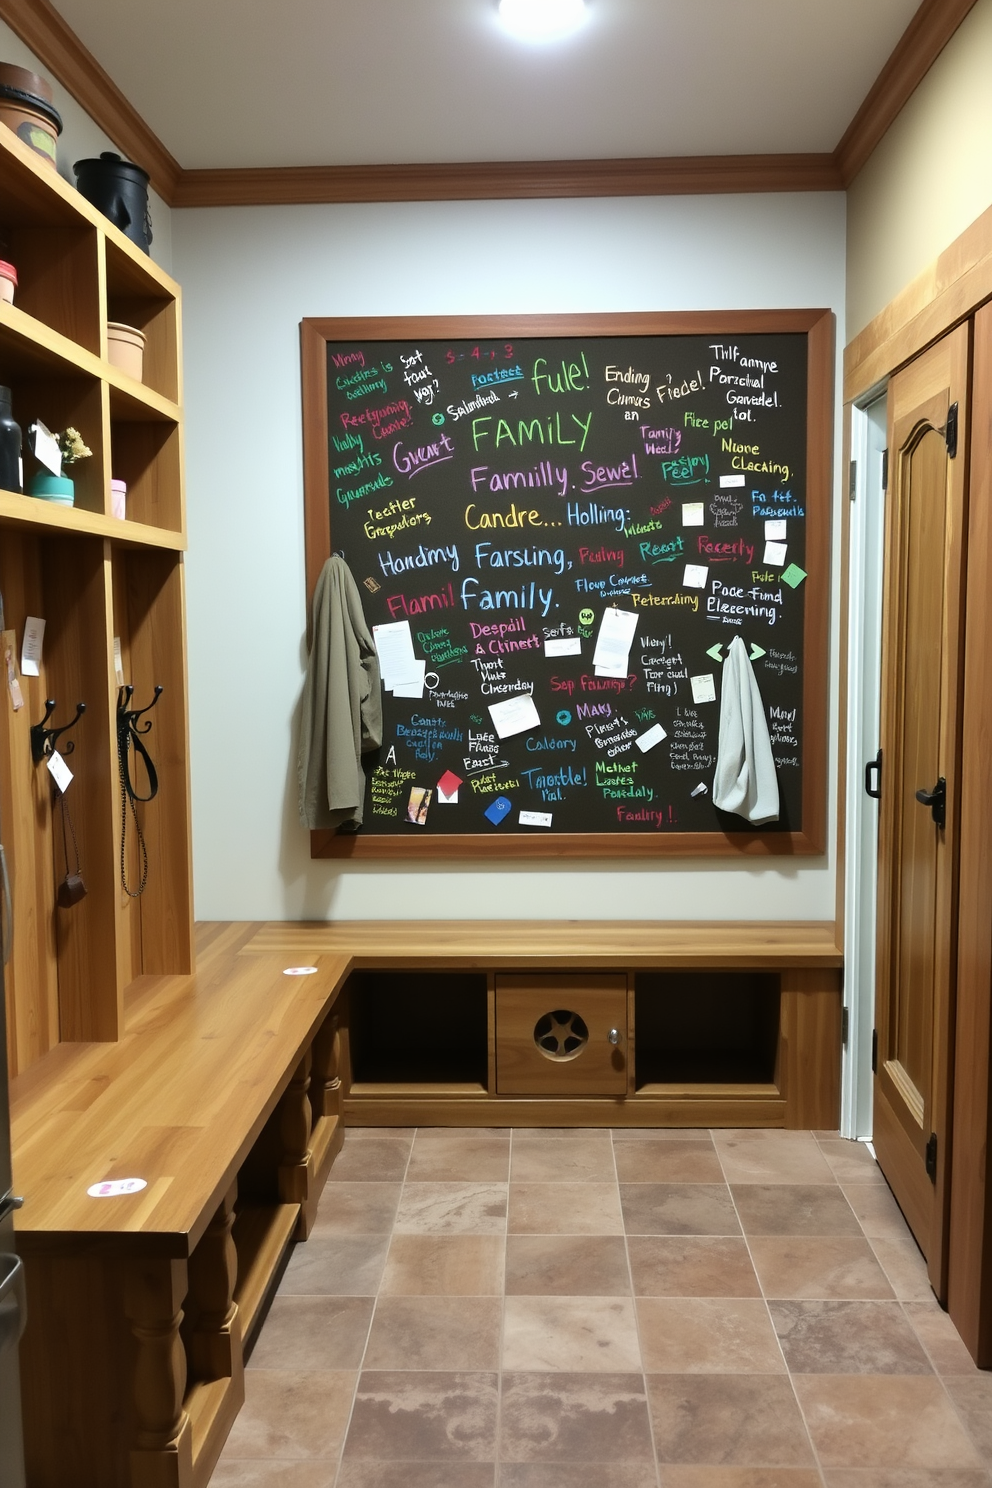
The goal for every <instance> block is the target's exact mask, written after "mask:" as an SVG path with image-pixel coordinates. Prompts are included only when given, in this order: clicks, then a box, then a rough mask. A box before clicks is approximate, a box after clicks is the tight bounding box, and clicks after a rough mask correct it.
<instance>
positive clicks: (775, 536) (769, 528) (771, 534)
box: [765, 517, 789, 542]
mask: <svg viewBox="0 0 992 1488" xmlns="http://www.w3.org/2000/svg"><path fill="white" fill-rule="evenodd" d="M788 526H789V524H788V522H787V521H786V520H785V518H784V517H770V518H769V520H768V521H767V522H766V523H765V542H785V539H786V536H787V529H788Z"/></svg>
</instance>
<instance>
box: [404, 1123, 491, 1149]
mask: <svg viewBox="0 0 992 1488" xmlns="http://www.w3.org/2000/svg"><path fill="white" fill-rule="evenodd" d="M452 1137H472V1138H475V1137H488V1138H489V1139H490V1140H491V1141H494V1142H495V1141H498V1142H505V1143H506V1144H507V1146H509V1144H510V1142H511V1141H512V1139H513V1130H512V1128H511V1127H509V1126H418V1127H417V1140H418V1141H419V1142H430V1141H432V1140H434V1139H436V1140H437V1141H439V1142H449V1141H450V1140H451V1138H452Z"/></svg>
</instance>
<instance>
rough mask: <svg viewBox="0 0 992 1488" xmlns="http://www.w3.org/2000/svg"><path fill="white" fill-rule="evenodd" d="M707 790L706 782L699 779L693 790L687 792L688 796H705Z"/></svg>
mask: <svg viewBox="0 0 992 1488" xmlns="http://www.w3.org/2000/svg"><path fill="white" fill-rule="evenodd" d="M706 791H707V786H706V782H705V781H704V780H701V781H700V782H699V784H698V785H697V786H696V789H695V790H692V791H690V792H689V795H690V796H705V795H706Z"/></svg>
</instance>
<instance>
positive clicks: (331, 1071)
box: [310, 1013, 341, 1120]
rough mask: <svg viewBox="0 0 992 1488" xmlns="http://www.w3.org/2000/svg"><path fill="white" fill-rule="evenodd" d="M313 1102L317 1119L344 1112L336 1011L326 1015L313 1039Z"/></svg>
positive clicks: (312, 1106)
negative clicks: (342, 1110)
mask: <svg viewBox="0 0 992 1488" xmlns="http://www.w3.org/2000/svg"><path fill="white" fill-rule="evenodd" d="M310 1105H311V1108H312V1110H313V1114H314V1116H315V1117H316V1118H317V1119H318V1120H319V1119H320V1118H321V1117H322V1116H339V1115H340V1113H341V1026H340V1019H339V1017H338V1015H337V1013H329V1014H328V1015H327V1017H326V1018H325V1019H324V1021H323V1023H322V1024H321V1026H320V1029H319V1030H318V1033H317V1036H316V1038H315V1039H314V1041H313V1074H312V1078H311V1082H310Z"/></svg>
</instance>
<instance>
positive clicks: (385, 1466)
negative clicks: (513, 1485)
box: [334, 1458, 496, 1488]
mask: <svg viewBox="0 0 992 1488" xmlns="http://www.w3.org/2000/svg"><path fill="white" fill-rule="evenodd" d="M334 1488H496V1464H495V1462H360V1461H358V1459H357V1458H349V1459H348V1460H347V1461H345V1462H342V1464H341V1471H340V1473H339V1474H338V1479H337V1482H336V1483H335V1485H334Z"/></svg>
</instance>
